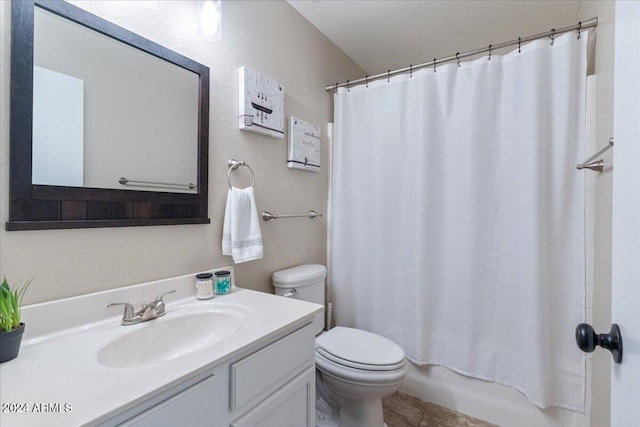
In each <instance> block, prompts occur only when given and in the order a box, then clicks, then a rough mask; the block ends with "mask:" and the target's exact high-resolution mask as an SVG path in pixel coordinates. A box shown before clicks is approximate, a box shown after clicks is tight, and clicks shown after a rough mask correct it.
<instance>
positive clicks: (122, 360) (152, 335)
mask: <svg viewBox="0 0 640 427" xmlns="http://www.w3.org/2000/svg"><path fill="white" fill-rule="evenodd" d="M172 314H173V316H172ZM244 320H246V314H245V313H241V312H237V311H235V310H215V311H205V312H197V313H188V314H183V315H180V314H178V313H167V315H166V316H164V317H161V318H158V319H155V320H150V321H148V322H144V323H140V324H138V325H135V326H126V327H127V328H129V327H131V328H136V330H134V331H132V332H129V333H127V334H126V335H122V336H120V337H119V338H116V339H115V340H113V341H111V342H109V343H108V344H106V345H105V346H104V347H102V348H101V349H100V350H99V351H98V354H97V358H98V362H100V363H101V364H103V365H105V366H110V367H116V368H126V367H135V366H142V365H148V364H152V363H158V362H165V361H168V360H171V359H175V358H177V357H181V356H185V355H187V354H191V353H193V352H195V351H198V350H201V349H203V348H205V347H208V346H210V345H212V344H214V343H217V342H220V341H222V340H224V339H225V338H228V337H230V336H232V335H234V334H235V333H236V332H238V331H239V330H240V329H241V328H242V326H243V324H244Z"/></svg>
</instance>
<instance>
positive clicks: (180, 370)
mask: <svg viewBox="0 0 640 427" xmlns="http://www.w3.org/2000/svg"><path fill="white" fill-rule="evenodd" d="M177 279H180V280H178V282H180V283H179V284H180V285H181V286H182V287H184V286H185V285H184V284H185V283H192V282H191V280H192V275H189V276H182V277H181V278H177ZM167 280H169V282H166V281H158V282H152V283H151V284H145V285H147V286H144V287H141V288H137V289H135V291H136V292H138V295H139V294H141V293H145V289H146V291H147V292H146V293H148V296H149V297H150V298H147V299H148V300H152V299H153V298H154V297H155V296H156V294H159V293H162V292H164V291H165V290H166V289H169V288H171V287H172V286H175V283H176V282H175V281H174V282H173V283H172V282H170V279H167ZM159 283H160V285H158V284H159ZM151 287H152V289H153V290H150V288H151ZM133 288H136V287H133ZM124 289H125V288H121V290H118V291H117V292H120V295H116V293H115V292H110V291H108V292H104V293H99V294H96V298H91V296H83V297H80V298H78V297H76V298H74V299H67V300H66V301H65V300H61V301H60V302H57V301H53V302H51V303H45V304H39V305H38V307H37V309H38V310H37V312H38V314H34V313H35V312H36V310H35V309H34V310H31V311H29V310H26V311H27V312H29V314H30V315H31V316H30V317H31V320H29V319H27V318H26V317H27V316H24V315H23V319H24V320H25V323H26V324H27V330H28V329H29V328H30V327H32V328H33V329H36V330H37V332H40V333H34V334H31V336H29V335H26V336H25V338H26V341H23V343H22V347H21V349H20V354H19V356H18V358H16V359H14V360H12V361H9V362H5V363H2V364H0V401H1V402H2V412H0V425H2V426H3V427H8V426H31V425H47V426H51V425H64V426H75V425H93V424H96V423H98V422H102V421H105V420H107V419H109V418H111V417H113V416H114V415H116V414H118V413H121V412H123V411H125V410H126V409H129V408H131V407H133V406H135V405H137V404H139V403H141V402H143V401H145V400H147V399H148V398H149V397H151V396H153V395H156V394H158V393H160V392H162V391H165V390H167V389H169V388H171V387H172V386H175V385H177V384H179V383H181V382H182V381H184V380H186V379H188V378H191V377H193V376H194V375H195V374H198V373H200V372H204V371H205V370H207V369H210V368H212V367H214V366H216V365H218V364H220V363H222V362H224V361H225V360H228V359H230V358H232V357H234V356H235V355H238V354H239V353H241V352H242V351H243V350H245V349H247V348H248V347H250V346H253V345H256V344H259V343H262V342H266V341H268V340H270V339H272V338H274V337H276V336H277V335H279V334H281V333H283V332H284V331H287V330H289V329H291V328H292V327H293V326H295V325H296V324H300V325H302V324H304V323H307V322H309V321H310V320H311V319H312V318H313V317H314V316H315V315H316V314H317V313H318V312H320V311H321V310H322V306H320V305H317V304H311V303H307V302H303V301H297V300H292V299H289V298H283V297H279V296H275V295H271V294H266V293H262V292H256V291H251V290H246V289H239V288H234V291H233V292H232V293H231V294H229V295H224V296H219V297H216V298H214V299H212V300H207V301H198V300H196V298H195V296H188V295H189V294H190V293H192V292H193V288H192V286H189V289H188V290H186V289H183V290H182V291H179V292H178V293H177V294H176V297H177V298H180V299H176V298H171V296H170V295H169V296H167V297H166V298H165V301H166V304H167V314H166V316H164V317H163V318H160V319H157V320H151V321H149V322H144V323H141V324H138V325H133V326H121V325H120V319H121V316H122V314H121V308H120V309H118V310H112V309H109V310H108V311H105V310H104V309H103V307H104V306H105V304H101V305H100V309H99V310H98V311H99V312H100V313H104V312H107V313H109V317H108V318H103V319H97V320H96V319H94V320H96V321H93V322H91V323H84V324H81V321H82V318H81V319H78V320H76V323H75V325H76V326H74V327H66V328H65V326H69V325H70V324H73V323H70V322H73V317H74V316H73V315H72V314H69V313H67V312H65V313H62V314H63V315H62V316H60V318H61V319H60V321H56V319H55V318H53V316H51V314H53V313H56V310H60V309H66V310H68V309H69V308H73V307H74V306H78V304H83V307H84V308H85V310H86V305H87V304H93V303H96V304H98V303H97V302H96V301H101V302H102V303H103V302H104V301H105V300H109V298H116V297H117V298H120V297H123V296H124V294H126V292H127V291H126V290H124ZM123 290H124V291H123ZM123 292H124V294H123ZM70 300H75V301H72V302H71V303H70V302H69V301H70ZM78 300H80V301H78ZM111 301H114V302H117V301H120V300H113V299H112V300H111ZM132 302H135V300H134V301H132ZM56 303H57V306H56ZM61 303H62V304H61ZM64 304H67V306H64ZM216 305H218V306H220V305H237V306H240V308H242V310H244V311H246V312H247V313H248V317H247V321H246V322H244V323H243V325H242V327H241V329H240V330H239V331H238V332H237V333H235V334H234V335H232V336H231V337H229V338H226V339H224V340H222V341H221V342H219V343H216V344H213V345H210V346H208V347H205V348H202V349H199V350H196V351H193V352H192V353H190V354H187V355H184V356H181V357H178V358H175V359H172V360H168V361H162V362H157V363H152V364H148V365H143V366H136V367H125V368H114V367H107V366H104V365H102V364H101V363H100V362H99V361H98V360H97V358H96V355H97V353H98V351H99V350H100V349H101V348H102V347H103V346H104V345H105V344H107V343H109V342H111V341H113V340H114V338H117V337H119V336H121V335H124V334H127V333H129V332H132V331H133V330H134V329H133V328H139V327H145V326H147V325H148V324H150V323H152V322H155V321H162V320H163V319H165V318H167V319H168V318H170V316H172V314H173V315H179V313H185V312H186V311H187V310H190V309H194V308H196V307H198V308H202V307H204V306H206V307H211V308H215V307H216ZM78 311H82V310H78ZM47 317H49V318H48V319H47ZM56 317H57V316H56ZM85 317H87V316H85ZM98 317H100V316H98ZM35 322H43V323H44V322H46V323H48V325H46V326H44V325H40V326H36V325H32V323H35ZM56 324H58V326H60V328H56V327H55V326H52V325H56ZM185 333H189V331H185ZM158 345H162V343H161V342H159V343H158ZM12 404H13V406H9V405H12ZM56 404H58V405H57V406H56ZM20 409H22V410H25V409H26V410H27V411H28V412H15V411H16V410H20ZM38 410H40V411H47V410H48V411H47V412H37V411H38Z"/></svg>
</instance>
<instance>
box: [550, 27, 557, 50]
mask: <svg viewBox="0 0 640 427" xmlns="http://www.w3.org/2000/svg"><path fill="white" fill-rule="evenodd" d="M550 37H551V46H553V42H554V39H555V38H556V29H555V28H552V29H551V36H550Z"/></svg>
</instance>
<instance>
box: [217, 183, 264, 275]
mask: <svg viewBox="0 0 640 427" xmlns="http://www.w3.org/2000/svg"><path fill="white" fill-rule="evenodd" d="M262 252H263V246H262V232H261V231H260V220H259V219H258V210H257V208H256V198H255V193H254V192H253V187H247V188H236V187H233V188H231V189H230V190H229V192H228V193H227V206H226V209H225V212H224V225H223V228H222V254H223V255H230V256H232V257H233V261H234V262H235V263H241V262H246V261H252V260H254V259H260V258H262Z"/></svg>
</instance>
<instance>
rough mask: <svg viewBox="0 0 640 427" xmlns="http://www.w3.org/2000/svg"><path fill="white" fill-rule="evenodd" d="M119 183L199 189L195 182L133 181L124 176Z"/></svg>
mask: <svg viewBox="0 0 640 427" xmlns="http://www.w3.org/2000/svg"><path fill="white" fill-rule="evenodd" d="M118 182H119V183H120V184H121V185H129V184H133V185H135V184H142V185H143V186H144V185H150V186H153V187H180V188H188V189H189V190H195V189H196V187H197V185H195V184H194V183H193V182H190V183H188V184H173V183H171V182H156V181H135V180H133V179H129V178H125V177H124V176H121V177H120V179H118Z"/></svg>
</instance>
